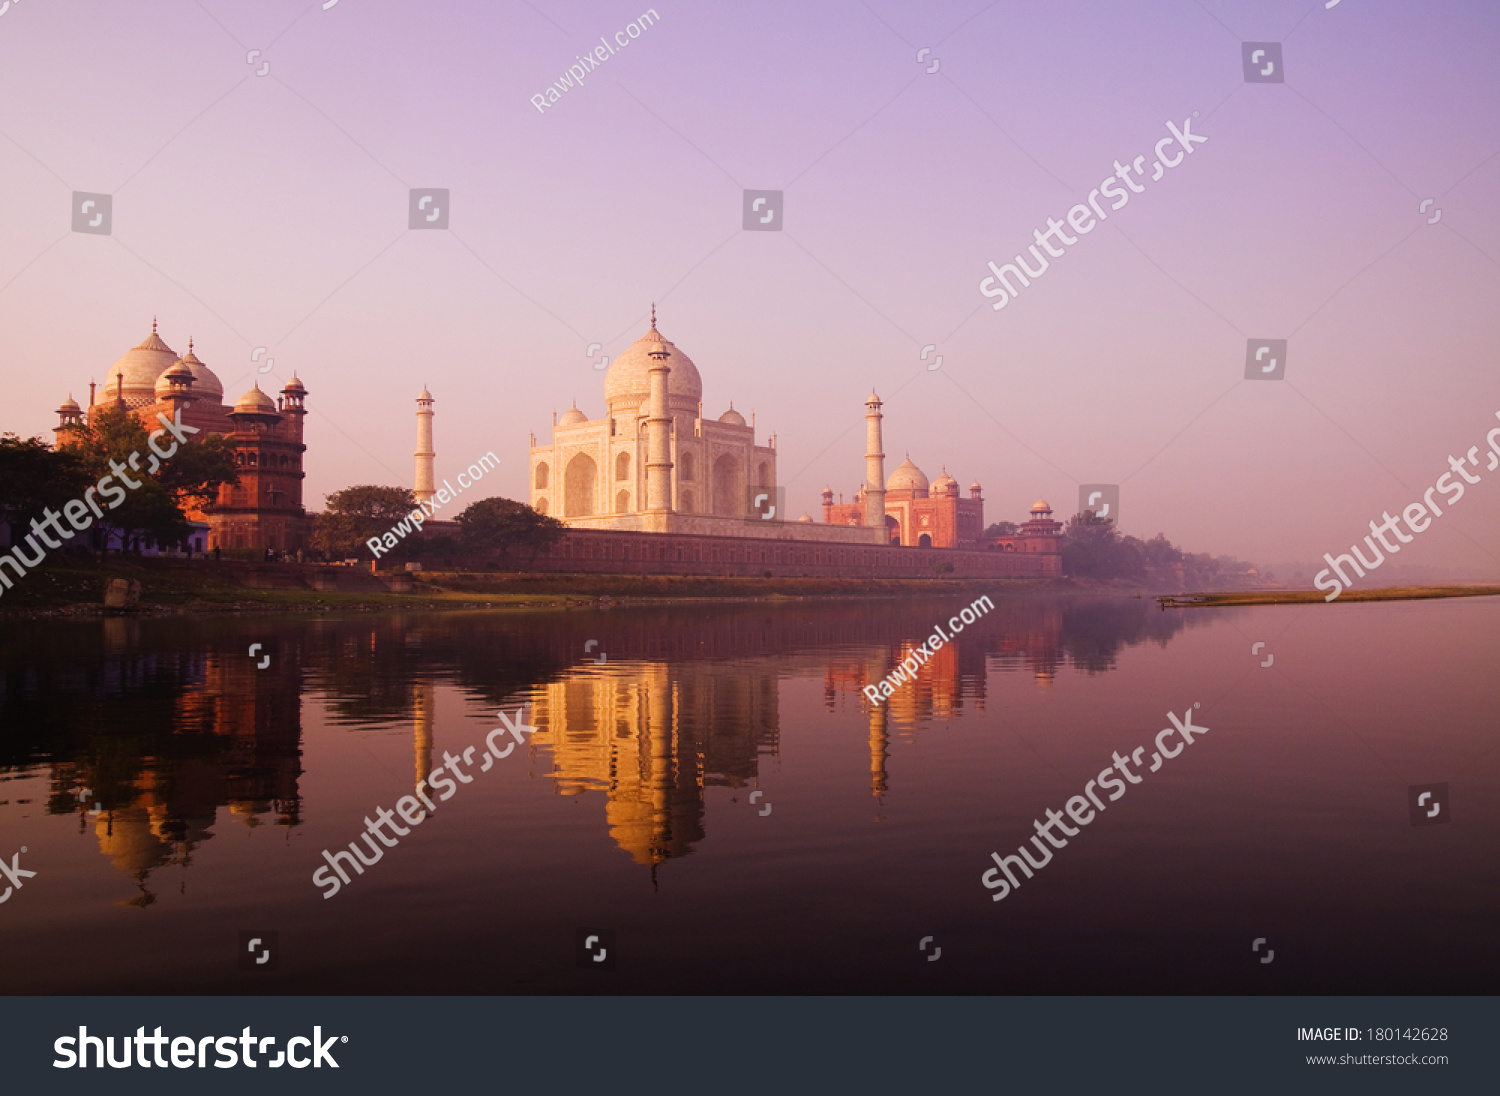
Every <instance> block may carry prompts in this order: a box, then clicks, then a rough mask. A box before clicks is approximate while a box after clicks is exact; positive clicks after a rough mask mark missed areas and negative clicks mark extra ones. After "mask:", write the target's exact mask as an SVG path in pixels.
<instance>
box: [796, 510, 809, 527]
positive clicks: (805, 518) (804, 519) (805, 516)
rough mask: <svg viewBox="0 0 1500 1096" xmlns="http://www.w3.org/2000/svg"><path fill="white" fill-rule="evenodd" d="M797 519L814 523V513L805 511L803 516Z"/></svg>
mask: <svg viewBox="0 0 1500 1096" xmlns="http://www.w3.org/2000/svg"><path fill="white" fill-rule="evenodd" d="M797 520H798V521H799V522H802V521H805V522H807V524H809V525H811V524H812V515H811V514H809V513H807V512H806V511H803V514H802V516H801V517H800V518H798V519H797Z"/></svg>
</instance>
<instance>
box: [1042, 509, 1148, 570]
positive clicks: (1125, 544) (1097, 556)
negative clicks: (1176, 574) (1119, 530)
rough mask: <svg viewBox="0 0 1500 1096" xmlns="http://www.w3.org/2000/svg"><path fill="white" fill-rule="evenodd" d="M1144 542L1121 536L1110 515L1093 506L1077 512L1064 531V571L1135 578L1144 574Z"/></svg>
mask: <svg viewBox="0 0 1500 1096" xmlns="http://www.w3.org/2000/svg"><path fill="white" fill-rule="evenodd" d="M1142 555H1143V553H1142V550H1141V542H1140V541H1138V540H1136V539H1135V538H1134V537H1126V538H1123V539H1121V538H1120V537H1119V536H1118V535H1117V534H1116V532H1115V523H1114V521H1113V520H1111V519H1110V518H1101V517H1100V516H1099V515H1098V514H1096V513H1094V512H1093V511H1092V510H1085V511H1083V512H1082V513H1079V514H1074V515H1073V516H1072V517H1071V518H1069V519H1068V523H1067V525H1066V526H1065V527H1064V529H1063V534H1062V557H1063V571H1064V572H1066V573H1067V574H1069V575H1075V576H1078V577H1081V578H1135V577H1138V576H1140V575H1142V574H1144V571H1145V567H1144V561H1143V559H1142Z"/></svg>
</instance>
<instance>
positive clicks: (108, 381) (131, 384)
mask: <svg viewBox="0 0 1500 1096" xmlns="http://www.w3.org/2000/svg"><path fill="white" fill-rule="evenodd" d="M175 364H177V351H175V350H173V349H172V348H171V347H170V346H168V345H167V344H166V343H165V342H164V341H163V340H162V337H161V336H160V335H158V334H157V333H156V322H155V321H154V320H153V321H152V323H151V334H149V335H147V336H146V337H145V338H144V339H142V340H141V341H140V342H139V343H138V344H136V345H135V346H133V347H131V348H130V349H129V350H127V351H126V352H125V353H124V354H123V355H121V356H120V357H119V358H118V359H116V361H115V364H114V365H112V366H110V367H109V373H108V375H107V376H106V377H105V378H104V388H105V390H106V391H109V392H116V391H117V390H118V394H119V395H122V396H124V397H125V402H126V403H128V404H132V405H137V406H144V405H145V404H149V403H154V402H155V400H156V392H155V388H156V378H157V377H159V376H161V375H162V374H163V373H165V372H166V371H167V370H168V369H171V368H172V366H174V365H175ZM122 385H123V387H120V386H122Z"/></svg>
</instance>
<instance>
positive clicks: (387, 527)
mask: <svg viewBox="0 0 1500 1096" xmlns="http://www.w3.org/2000/svg"><path fill="white" fill-rule="evenodd" d="M324 502H325V504H326V507H327V508H326V509H325V510H324V511H323V512H322V513H321V514H318V515H316V516H315V517H314V519H313V546H314V547H316V548H317V549H318V550H319V551H322V552H324V553H326V554H327V555H328V556H329V557H330V558H332V559H341V558H344V557H347V556H353V555H357V554H358V553H360V552H362V551H364V550H365V546H366V542H367V541H368V540H369V539H370V538H371V537H378V536H384V535H385V534H386V533H388V532H390V531H391V527H392V526H394V525H399V524H400V523H401V522H402V521H404V520H406V519H407V518H408V517H410V516H411V513H412V511H413V510H415V509H417V498H416V496H415V495H413V494H412V493H411V489H410V488H407V487H380V486H377V485H374V484H364V485H361V486H359V487H346V488H344V489H343V490H342V491H335V492H334V493H333V494H331V495H327V496H325V498H324ZM403 540H404V538H403Z"/></svg>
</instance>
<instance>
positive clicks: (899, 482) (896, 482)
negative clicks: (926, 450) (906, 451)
mask: <svg viewBox="0 0 1500 1096" xmlns="http://www.w3.org/2000/svg"><path fill="white" fill-rule="evenodd" d="M927 488H928V484H927V476H926V474H925V473H924V472H923V471H922V470H921V469H920V468H918V467H917V466H916V465H915V464H913V463H912V462H911V458H910V457H907V458H906V459H905V460H904V461H902V462H901V467H899V468H897V469H896V470H895V471H894V472H892V473H891V478H890V479H888V480H886V483H885V489H886V490H887V491H910V492H912V494H913V496H914V497H916V498H919V499H922V498H926V497H927Z"/></svg>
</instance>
